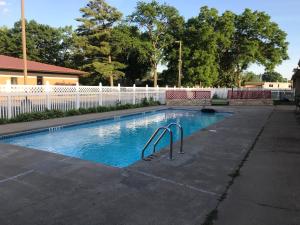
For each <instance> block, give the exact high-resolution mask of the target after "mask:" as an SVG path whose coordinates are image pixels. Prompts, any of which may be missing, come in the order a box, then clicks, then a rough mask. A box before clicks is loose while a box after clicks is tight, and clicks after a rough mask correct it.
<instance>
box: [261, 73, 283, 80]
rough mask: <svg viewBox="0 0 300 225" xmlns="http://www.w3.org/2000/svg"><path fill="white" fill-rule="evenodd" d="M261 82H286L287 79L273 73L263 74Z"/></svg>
mask: <svg viewBox="0 0 300 225" xmlns="http://www.w3.org/2000/svg"><path fill="white" fill-rule="evenodd" d="M262 80H263V81H266V82H286V81H287V79H286V78H283V76H282V75H281V74H280V73H278V72H275V71H270V72H265V73H263V74H262Z"/></svg>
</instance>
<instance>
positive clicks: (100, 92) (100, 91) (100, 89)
mask: <svg viewBox="0 0 300 225" xmlns="http://www.w3.org/2000/svg"><path fill="white" fill-rule="evenodd" d="M102 93H103V89H102V83H101V82H100V83H99V99H98V105H100V106H102V105H103V94H102Z"/></svg>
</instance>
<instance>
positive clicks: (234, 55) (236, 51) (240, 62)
mask: <svg viewBox="0 0 300 225" xmlns="http://www.w3.org/2000/svg"><path fill="white" fill-rule="evenodd" d="M234 24H235V30H234V33H233V34H232V39H231V40H232V41H231V44H230V45H228V47H227V48H224V49H223V51H219V52H221V53H222V55H221V57H220V58H221V59H220V60H221V61H222V62H223V63H221V65H222V64H225V65H226V66H225V67H224V68H222V70H223V71H229V72H230V73H233V74H234V76H235V80H236V81H237V85H238V86H240V84H241V74H242V72H243V71H244V70H246V69H247V68H248V67H249V66H250V65H251V64H254V63H257V64H259V65H262V66H264V67H265V69H266V70H273V69H274V67H275V66H276V65H278V64H280V63H281V62H282V61H283V60H285V59H288V55H287V47H288V43H287V42H286V33H285V32H283V31H282V30H281V29H280V28H279V27H278V25H277V24H276V23H274V22H272V21H271V18H270V16H269V15H267V14H266V13H265V12H258V11H254V12H253V11H251V10H250V9H245V11H244V12H243V13H242V14H241V15H236V16H235V20H234ZM224 62H225V63H224Z"/></svg>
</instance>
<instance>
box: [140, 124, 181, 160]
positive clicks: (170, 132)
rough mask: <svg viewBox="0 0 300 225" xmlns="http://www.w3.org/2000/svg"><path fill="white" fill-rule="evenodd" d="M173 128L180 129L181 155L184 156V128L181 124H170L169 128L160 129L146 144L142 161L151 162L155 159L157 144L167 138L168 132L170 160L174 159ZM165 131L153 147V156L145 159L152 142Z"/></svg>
mask: <svg viewBox="0 0 300 225" xmlns="http://www.w3.org/2000/svg"><path fill="white" fill-rule="evenodd" d="M172 126H176V127H178V128H179V130H180V151H179V153H180V154H184V152H183V128H182V126H181V125H180V124H179V123H170V124H169V125H168V126H166V127H159V128H158V129H157V130H156V131H155V132H154V133H153V134H152V136H151V137H150V138H149V140H148V142H147V143H146V144H145V146H144V148H143V150H142V157H141V158H142V159H143V160H146V161H149V160H151V159H152V158H153V157H154V155H153V154H154V153H155V152H156V146H157V144H158V143H159V142H160V140H161V139H162V138H163V137H164V136H165V134H166V133H167V132H168V133H169V135H170V144H169V145H170V152H169V158H170V160H172V159H173V132H172V130H171V129H170V128H171V127H172ZM161 130H163V132H162V133H161V134H160V136H159V137H158V139H157V140H156V141H155V143H154V145H153V151H152V154H151V155H150V156H148V157H147V158H145V151H146V149H147V148H148V146H149V145H150V144H151V142H152V141H153V139H154V138H155V137H156V136H157V135H158V132H159V131H161Z"/></svg>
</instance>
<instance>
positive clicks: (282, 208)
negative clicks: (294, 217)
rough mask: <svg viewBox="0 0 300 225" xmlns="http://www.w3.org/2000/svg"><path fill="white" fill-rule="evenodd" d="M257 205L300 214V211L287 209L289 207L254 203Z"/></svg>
mask: <svg viewBox="0 0 300 225" xmlns="http://www.w3.org/2000/svg"><path fill="white" fill-rule="evenodd" d="M253 203H255V204H256V205H259V206H262V207H267V208H272V209H279V210H285V211H292V212H300V210H299V209H292V208H287V207H281V206H274V205H270V204H267V203H261V202H253Z"/></svg>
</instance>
